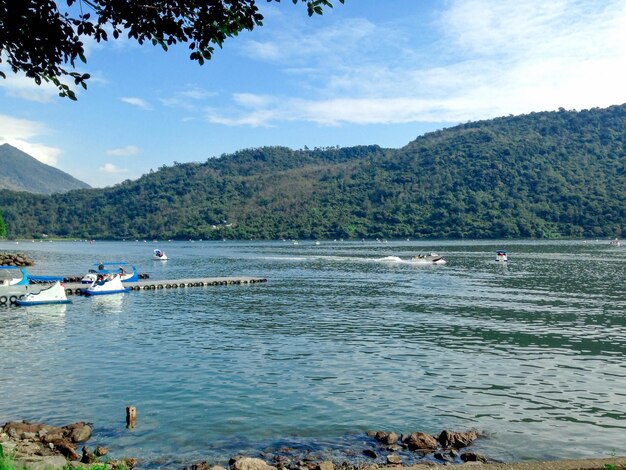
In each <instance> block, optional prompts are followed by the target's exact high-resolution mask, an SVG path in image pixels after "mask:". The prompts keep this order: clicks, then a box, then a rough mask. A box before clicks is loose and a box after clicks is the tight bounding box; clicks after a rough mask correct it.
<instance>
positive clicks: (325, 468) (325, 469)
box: [315, 460, 335, 470]
mask: <svg viewBox="0 0 626 470" xmlns="http://www.w3.org/2000/svg"><path fill="white" fill-rule="evenodd" d="M315 470H335V464H334V463H332V462H331V461H330V460H324V461H323V462H320V463H318V464H317V465H316V466H315Z"/></svg>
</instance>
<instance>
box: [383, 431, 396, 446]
mask: <svg viewBox="0 0 626 470" xmlns="http://www.w3.org/2000/svg"><path fill="white" fill-rule="evenodd" d="M384 443H385V444H387V445H390V446H392V445H394V444H397V443H398V435H397V434H396V433H395V432H393V431H392V432H390V433H389V434H387V438H386V439H385V441H384Z"/></svg>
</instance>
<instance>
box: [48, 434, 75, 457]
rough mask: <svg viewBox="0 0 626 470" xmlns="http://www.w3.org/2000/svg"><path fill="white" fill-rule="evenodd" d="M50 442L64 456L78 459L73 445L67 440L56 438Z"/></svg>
mask: <svg viewBox="0 0 626 470" xmlns="http://www.w3.org/2000/svg"><path fill="white" fill-rule="evenodd" d="M51 442H52V444H54V448H55V449H56V450H58V451H59V452H60V453H61V454H62V455H64V456H65V457H66V458H68V459H70V460H78V454H77V453H76V450H75V449H74V447H73V446H72V444H71V443H70V442H69V441H66V440H63V439H56V440H54V441H51Z"/></svg>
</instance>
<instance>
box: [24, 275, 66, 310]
mask: <svg viewBox="0 0 626 470" xmlns="http://www.w3.org/2000/svg"><path fill="white" fill-rule="evenodd" d="M15 303H16V304H17V305H21V306H24V307H25V306H28V305H46V304H69V303H72V301H71V300H68V299H67V295H65V286H64V285H63V284H62V283H61V282H60V281H57V282H55V283H54V284H52V285H51V286H50V287H46V288H45V289H42V290H40V291H39V292H36V293H35V292H31V293H29V294H26V295H25V296H24V298H23V299H18V300H16V301H15Z"/></svg>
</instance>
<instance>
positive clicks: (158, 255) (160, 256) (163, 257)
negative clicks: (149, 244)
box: [152, 249, 168, 261]
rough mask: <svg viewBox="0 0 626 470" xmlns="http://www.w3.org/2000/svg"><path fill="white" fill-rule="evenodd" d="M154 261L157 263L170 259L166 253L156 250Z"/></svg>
mask: <svg viewBox="0 0 626 470" xmlns="http://www.w3.org/2000/svg"><path fill="white" fill-rule="evenodd" d="M152 259H154V260H155V261H167V260H168V257H167V255H166V254H165V251H161V250H159V249H156V250H154V257H153V258H152Z"/></svg>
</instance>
